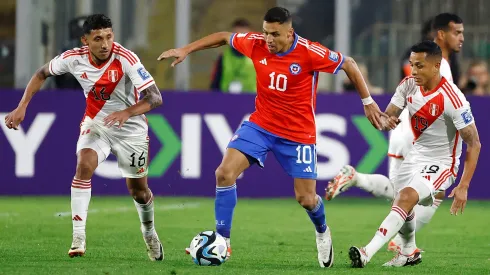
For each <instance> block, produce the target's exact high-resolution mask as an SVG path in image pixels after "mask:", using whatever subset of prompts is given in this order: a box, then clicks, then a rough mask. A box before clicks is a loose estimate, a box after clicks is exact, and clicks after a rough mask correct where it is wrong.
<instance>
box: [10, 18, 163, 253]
mask: <svg viewBox="0 0 490 275" xmlns="http://www.w3.org/2000/svg"><path fill="white" fill-rule="evenodd" d="M83 32H84V35H83V36H82V38H81V39H82V42H83V44H84V45H85V46H84V47H82V48H74V49H73V50H69V51H66V52H64V53H63V54H61V55H58V56H56V57H55V58H53V59H52V60H51V61H50V62H49V63H47V64H45V65H44V66H42V67H41V68H39V69H38V70H37V72H36V73H35V74H34V75H33V76H32V78H31V80H30V81H29V84H27V87H26V90H25V92H24V96H23V97H22V99H21V101H20V103H19V106H18V107H17V108H16V109H15V110H14V111H12V112H11V113H10V114H9V115H7V117H6V118H5V124H6V125H7V127H8V128H10V129H18V127H19V124H20V123H21V122H22V121H23V120H24V117H25V113H26V109H27V105H28V104H29V102H30V101H31V99H32V97H33V96H34V94H35V93H37V91H39V89H40V88H41V86H42V85H43V83H44V81H45V80H46V78H48V77H51V76H54V75H61V74H65V73H71V74H72V75H73V76H75V77H76V78H77V79H78V81H79V82H80V85H81V86H82V87H83V91H84V94H85V97H86V99H87V100H86V102H87V107H86V109H85V115H84V117H83V119H82V123H81V125H80V136H79V138H78V143H77V149H76V152H77V158H78V161H77V167H76V172H75V177H74V178H73V181H72V184H71V209H72V221H73V242H72V245H71V248H70V250H69V251H68V255H69V256H70V257H75V256H83V255H84V254H85V252H86V237H85V236H86V235H85V225H86V222H87V211H88V206H89V202H90V197H91V189H92V188H91V187H92V185H91V178H92V175H93V174H94V171H95V169H96V168H97V166H98V165H99V164H100V163H102V162H103V161H104V160H105V159H106V158H107V157H108V156H109V153H111V152H112V153H113V154H114V155H116V157H117V159H118V166H119V169H120V170H121V174H122V176H123V177H125V178H126V185H127V187H128V190H129V193H130V194H131V196H132V197H133V199H134V204H135V206H136V210H137V211H138V215H139V218H140V221H141V231H142V233H143V239H144V241H145V243H146V247H147V250H148V256H149V258H150V259H151V260H152V261H155V260H158V261H161V260H163V257H164V255H163V247H162V244H161V243H160V240H159V239H158V235H157V233H156V231H155V227H154V213H153V209H154V208H153V207H154V206H153V205H154V203H153V194H152V192H151V190H150V189H149V188H148V183H147V174H148V169H147V168H148V144H149V140H148V125H147V123H146V118H145V116H144V113H146V112H148V111H150V110H152V109H153V108H156V107H158V106H160V105H161V104H162V97H161V94H160V91H159V90H158V88H157V86H156V85H155V82H154V80H153V78H152V76H151V75H150V74H149V73H148V72H147V71H146V70H145V67H144V66H143V64H141V62H140V60H139V58H138V57H137V56H136V55H135V54H134V53H132V52H131V51H129V50H127V49H125V48H124V47H123V46H121V45H120V44H118V43H116V42H114V33H113V32H112V23H111V20H110V19H109V18H108V17H106V16H105V15H102V14H94V15H91V16H89V17H87V19H86V21H85V23H84V24H83ZM140 93H141V94H142V98H141V100H139V94H140ZM60 104H67V102H65V103H60Z"/></svg>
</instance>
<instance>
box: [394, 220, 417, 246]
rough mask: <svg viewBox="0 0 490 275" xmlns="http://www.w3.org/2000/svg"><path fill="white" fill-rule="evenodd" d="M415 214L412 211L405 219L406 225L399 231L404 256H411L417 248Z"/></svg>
mask: <svg viewBox="0 0 490 275" xmlns="http://www.w3.org/2000/svg"><path fill="white" fill-rule="evenodd" d="M415 224H416V219H415V212H414V211H413V210H412V212H410V214H408V216H407V218H406V219H405V223H404V224H403V226H402V227H401V228H400V230H399V231H398V233H399V234H398V235H399V236H400V237H401V239H402V245H401V251H400V252H401V253H402V254H403V255H410V254H412V253H413V251H414V250H415V248H417V246H416V245H415Z"/></svg>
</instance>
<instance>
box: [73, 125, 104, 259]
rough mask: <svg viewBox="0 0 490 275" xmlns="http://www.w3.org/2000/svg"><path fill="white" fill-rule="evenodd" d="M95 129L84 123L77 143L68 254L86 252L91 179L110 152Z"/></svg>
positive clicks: (80, 254) (77, 254) (74, 254)
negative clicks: (71, 225)
mask: <svg viewBox="0 0 490 275" xmlns="http://www.w3.org/2000/svg"><path fill="white" fill-rule="evenodd" d="M96 131H97V130H96V129H95V128H91V127H90V125H83V126H82V128H81V131H80V137H79V139H78V143H77V168H76V172H75V177H74V178H73V181H72V185H71V212H72V223H73V241H72V245H71V247H70V250H69V251H68V255H69V256H70V257H75V256H83V255H84V254H85V250H86V244H85V240H86V234H85V226H86V223H87V216H88V215H87V214H88V206H89V203H90V198H91V193H92V184H91V179H92V175H93V174H94V171H95V169H96V168H97V166H98V165H99V164H100V163H101V162H103V161H104V160H105V159H106V158H107V156H108V155H109V152H110V146H109V144H108V143H107V142H105V141H104V140H103V139H102V138H100V136H99V135H97V133H96Z"/></svg>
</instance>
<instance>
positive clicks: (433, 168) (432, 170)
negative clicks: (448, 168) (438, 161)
mask: <svg viewBox="0 0 490 275" xmlns="http://www.w3.org/2000/svg"><path fill="white" fill-rule="evenodd" d="M437 171H439V166H437V165H431V166H428V165H427V166H425V167H424V170H422V173H426V174H435V173H437Z"/></svg>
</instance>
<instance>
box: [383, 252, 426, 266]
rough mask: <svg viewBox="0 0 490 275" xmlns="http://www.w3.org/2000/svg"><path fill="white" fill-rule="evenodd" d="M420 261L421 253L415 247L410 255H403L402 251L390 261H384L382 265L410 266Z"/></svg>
mask: <svg viewBox="0 0 490 275" xmlns="http://www.w3.org/2000/svg"><path fill="white" fill-rule="evenodd" d="M421 262H422V254H421V253H420V250H418V249H415V250H414V251H413V253H412V254H410V255H403V254H402V253H398V254H396V255H395V257H393V259H391V261H389V262H387V263H385V264H384V265H383V266H393V267H402V266H412V265H418V264H420V263H421Z"/></svg>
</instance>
